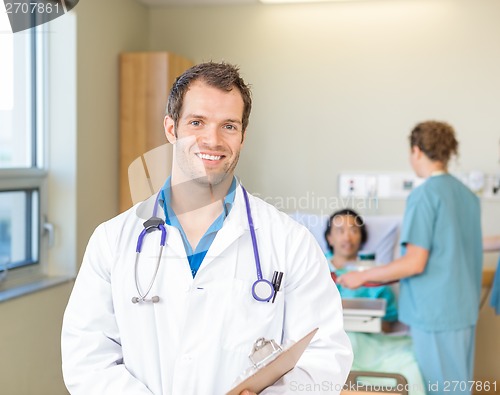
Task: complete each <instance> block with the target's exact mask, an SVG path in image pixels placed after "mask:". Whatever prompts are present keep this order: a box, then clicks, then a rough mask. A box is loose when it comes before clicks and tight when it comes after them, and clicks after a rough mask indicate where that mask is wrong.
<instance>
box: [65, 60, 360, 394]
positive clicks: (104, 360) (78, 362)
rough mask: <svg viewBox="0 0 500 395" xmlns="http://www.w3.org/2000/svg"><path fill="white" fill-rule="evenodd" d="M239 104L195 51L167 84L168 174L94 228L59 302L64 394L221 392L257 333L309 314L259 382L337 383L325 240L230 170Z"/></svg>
mask: <svg viewBox="0 0 500 395" xmlns="http://www.w3.org/2000/svg"><path fill="white" fill-rule="evenodd" d="M250 110H251V96H250V90H249V87H248V86H247V85H246V84H245V82H244V81H243V79H242V78H241V77H240V76H239V73H238V69H237V68H235V67H234V66H231V65H229V64H226V63H213V62H209V63H204V64H199V65H197V66H194V67H192V68H191V69H189V70H187V71H186V72H185V73H184V74H183V75H181V76H180V77H179V78H178V79H177V80H176V82H175V83H174V85H173V87H172V90H171V92H170V96H169V99H168V106H167V116H166V117H165V120H164V126H165V133H166V136H167V139H168V141H169V142H170V143H172V144H173V164H172V175H171V177H170V178H169V179H167V181H166V183H165V185H164V187H163V188H162V189H161V191H160V193H159V194H158V195H157V196H152V197H151V198H150V199H148V200H146V201H145V202H143V203H141V204H138V205H136V206H134V207H133V208H131V209H129V210H128V211H126V212H124V213H122V214H120V215H119V216H117V217H116V218H113V219H111V220H109V221H107V222H105V223H103V224H101V225H100V226H98V227H97V229H96V230H95V232H94V234H93V235H92V237H91V239H90V241H89V244H88V247H87V250H86V253H85V256H84V260H83V263H82V266H81V269H80V272H79V274H78V278H77V280H76V283H75V286H74V289H73V292H72V294H71V297H70V300H69V303H68V306H67V308H66V312H65V314H64V322H63V328H62V360H63V374H64V380H65V383H66V386H67V388H68V389H69V391H70V393H71V394H82V395H101V394H102V395H109V394H120V395H128V394H130V395H146V394H147V395H151V394H155V395H160V394H161V395H169V394H176V395H177V394H178V395H205V394H207V395H209V394H213V395H223V394H225V393H226V392H227V391H229V390H230V389H231V388H232V387H233V386H234V383H235V380H236V379H238V377H239V376H240V375H241V374H242V373H243V372H244V371H245V369H247V368H249V367H250V366H251V361H250V359H249V358H248V355H249V353H250V351H251V350H252V346H253V344H254V342H255V341H256V340H257V339H258V338H260V337H264V338H266V339H274V340H275V341H277V342H278V343H284V342H286V341H290V340H291V341H297V340H299V339H300V338H302V337H303V336H304V335H306V334H307V333H308V332H310V331H311V330H312V329H314V328H316V327H318V328H319V330H318V332H317V333H316V335H315V337H314V338H313V339H312V342H311V343H310V345H309V346H308V348H307V349H306V350H305V352H304V354H303V355H302V357H301V359H300V360H299V362H298V363H297V366H296V367H295V368H294V369H293V370H292V371H290V372H289V373H287V374H286V375H285V376H283V377H282V378H281V379H279V380H278V381H277V382H276V383H274V385H272V386H270V387H268V388H267V389H265V390H264V391H263V392H261V394H299V393H307V394H312V393H316V394H317V393H328V394H338V393H339V392H340V390H341V387H342V386H343V384H344V382H345V380H346V377H347V374H348V372H349V370H350V367H351V362H352V351H351V346H350V343H349V340H348V338H347V336H346V334H345V332H344V330H343V324H342V310H341V303H340V297H339V294H338V292H337V289H336V287H335V285H334V283H333V282H332V281H331V278H330V275H329V272H328V265H327V263H326V261H325V258H324V256H323V253H322V252H321V249H320V247H319V246H318V244H317V243H316V241H315V240H314V239H313V237H312V235H311V234H310V233H309V232H308V231H307V230H306V229H305V228H304V227H302V226H301V225H299V224H297V223H296V222H294V221H293V220H291V219H290V218H289V217H288V216H287V215H285V214H283V213H281V212H279V211H278V210H276V209H275V208H274V207H272V206H270V205H269V204H267V203H265V202H263V201H262V200H260V199H257V198H255V197H253V196H251V195H247V196H245V195H246V192H245V190H244V189H243V187H242V186H241V185H240V184H239V181H238V180H237V179H236V178H235V176H234V170H235V167H236V164H237V163H238V158H239V154H240V150H241V148H242V146H243V142H244V138H245V130H246V128H247V125H248V120H249V116H250ZM246 198H247V199H248V201H246ZM153 213H154V214H155V215H152V214H153ZM151 216H156V217H160V218H161V219H162V220H163V221H164V222H165V231H166V232H165V234H166V236H165V237H166V242H165V246H164V247H163V248H161V246H160V244H161V238H162V237H163V235H164V232H163V230H162V228H161V226H160V225H158V223H154V224H153V225H152V227H151V228H150V230H152V231H150V232H143V230H144V229H145V226H146V227H147V226H149V225H151V223H149V224H146V225H143V223H144V222H145V221H144V220H145V219H147V218H149V217H151ZM252 222H253V227H254V235H252V232H251V230H250V229H251V228H250V224H251V223H252ZM141 232H143V233H145V234H144V237H142V238H140V239H141V241H140V242H139V243H140V244H141V246H139V245H138V244H139V243H138V236H139V235H140V234H141ZM253 236H255V243H253V242H252V237H253ZM256 246H257V249H256ZM136 248H137V250H140V253H139V254H138V253H137V252H136ZM257 259H260V263H257V262H258V261H257ZM259 265H260V267H261V273H262V274H261V277H262V278H263V279H267V280H269V281H271V279H272V277H273V273H274V272H282V273H283V277H282V282H281V286H280V288H279V290H278V291H277V292H276V295H273V298H272V299H270V300H269V301H262V300H259V299H268V296H269V295H268V292H272V288H271V287H269V288H266V284H267V283H265V282H264V283H263V282H261V283H260V287H254V283H255V282H256V280H257V279H258V278H259V276H260V275H258V273H257V272H258V267H259ZM242 394H253V393H252V392H250V391H247V390H245V391H243V392H242Z"/></svg>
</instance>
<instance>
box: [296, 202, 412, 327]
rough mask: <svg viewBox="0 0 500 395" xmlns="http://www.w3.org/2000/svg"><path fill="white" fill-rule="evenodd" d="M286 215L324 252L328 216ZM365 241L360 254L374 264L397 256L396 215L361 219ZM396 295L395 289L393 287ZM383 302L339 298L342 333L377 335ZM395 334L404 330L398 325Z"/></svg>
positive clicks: (399, 219) (397, 219)
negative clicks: (300, 226)
mask: <svg viewBox="0 0 500 395" xmlns="http://www.w3.org/2000/svg"><path fill="white" fill-rule="evenodd" d="M290 216H291V217H292V218H293V219H295V220H296V221H297V222H299V223H301V224H303V225H304V226H305V227H306V228H308V229H309V231H310V232H311V233H312V234H313V235H314V237H315V239H316V240H317V241H318V243H319V245H320V247H321V249H322V250H323V252H325V253H326V252H327V251H328V246H327V244H326V241H325V237H324V233H325V229H326V223H327V221H328V218H329V216H328V215H315V214H308V213H303V212H294V213H292V214H290ZM363 219H364V221H365V225H366V229H367V233H368V239H367V241H366V243H365V244H364V246H363V249H362V250H361V251H360V253H364V254H372V253H373V254H375V260H376V262H377V263H380V264H384V263H388V262H391V261H392V260H393V258H394V257H395V256H397V254H398V252H399V250H398V239H399V228H400V226H401V217H397V216H363ZM394 291H395V293H396V294H397V293H398V292H397V286H396V287H394ZM385 303H386V302H385V300H382V299H366V298H355V299H343V300H342V305H343V313H344V328H345V330H346V331H354V332H364V333H379V332H381V331H382V317H383V316H384V315H385V308H386V305H385ZM392 328H393V330H394V331H397V332H398V333H401V332H404V331H405V330H406V329H407V328H405V326H404V325H402V324H401V323H397V324H396V325H394V326H393V327H392Z"/></svg>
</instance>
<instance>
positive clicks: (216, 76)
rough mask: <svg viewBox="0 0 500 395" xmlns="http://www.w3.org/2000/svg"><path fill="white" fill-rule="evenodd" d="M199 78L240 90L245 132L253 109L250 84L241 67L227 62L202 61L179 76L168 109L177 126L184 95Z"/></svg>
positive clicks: (209, 83) (216, 84)
mask: <svg viewBox="0 0 500 395" xmlns="http://www.w3.org/2000/svg"><path fill="white" fill-rule="evenodd" d="M198 80H201V81H203V82H205V83H206V84H208V85H210V86H212V87H215V88H218V89H220V90H223V91H226V92H229V91H231V90H232V89H233V88H236V89H238V90H239V92H240V93H241V98H242V99H243V116H242V130H243V133H245V130H246V128H247V126H248V122H249V118H250V111H251V110H252V97H251V92H250V86H249V85H247V84H246V83H245V81H243V78H241V77H240V74H239V69H238V68H237V67H236V66H233V65H231V64H229V63H225V62H221V63H215V62H207V63H200V64H197V65H195V66H193V67H191V68H190V69H188V70H186V71H185V72H184V73H183V74H182V75H180V76H179V77H177V79H176V80H175V82H174V84H173V85H172V89H171V90H170V94H169V96H168V103H167V111H166V113H167V115H168V116H169V117H171V118H172V119H173V120H174V125H175V127H176V128H177V126H178V123H179V118H180V116H181V111H182V105H183V103H184V96H185V94H186V92H187V90H188V89H189V86H190V85H191V83H192V82H194V81H198ZM242 138H243V136H242Z"/></svg>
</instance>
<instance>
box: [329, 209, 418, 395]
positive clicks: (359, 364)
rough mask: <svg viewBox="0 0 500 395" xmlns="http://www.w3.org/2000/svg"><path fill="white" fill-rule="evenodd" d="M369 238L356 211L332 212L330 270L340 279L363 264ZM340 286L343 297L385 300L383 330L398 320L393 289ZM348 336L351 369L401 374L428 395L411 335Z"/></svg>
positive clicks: (411, 391) (412, 389)
mask: <svg viewBox="0 0 500 395" xmlns="http://www.w3.org/2000/svg"><path fill="white" fill-rule="evenodd" d="M367 238H368V234H367V230H366V226H365V223H364V221H363V218H362V217H361V216H360V215H359V214H358V213H356V212H355V211H354V210H351V209H344V210H340V211H337V212H335V213H333V214H332V215H331V216H330V218H329V220H328V223H327V227H326V230H325V240H326V242H327V245H328V248H329V251H328V252H327V253H326V257H327V258H328V263H329V265H330V271H331V272H332V273H336V274H337V275H339V276H340V275H341V274H342V273H344V272H345V271H347V270H353V269H354V270H355V269H356V264H358V265H359V264H360V262H359V260H358V252H359V250H360V249H361V248H362V246H363V244H364V243H365V242H366V240H367ZM356 262H357V263H356ZM337 287H338V289H339V292H340V296H341V297H342V298H356V297H362V298H384V299H385V300H386V301H387V309H386V314H385V316H384V317H383V320H384V322H383V326H382V328H383V329H387V328H388V327H389V326H390V325H391V323H394V322H395V321H397V305H396V298H395V295H394V292H393V290H392V288H391V287H389V286H380V287H360V288H357V289H347V288H343V287H342V286H341V285H339V284H337ZM348 335H349V338H350V339H351V343H352V347H353V351H354V362H353V366H352V370H357V371H371V372H385V373H399V374H402V375H403V376H405V377H406V379H407V380H408V383H409V394H410V395H420V394H425V390H424V383H423V380H422V376H421V374H420V371H419V368H418V365H417V362H416V360H415V356H414V354H413V350H412V344H411V338H410V337H409V336H406V335H399V336H387V335H385V334H378V333H359V332H348Z"/></svg>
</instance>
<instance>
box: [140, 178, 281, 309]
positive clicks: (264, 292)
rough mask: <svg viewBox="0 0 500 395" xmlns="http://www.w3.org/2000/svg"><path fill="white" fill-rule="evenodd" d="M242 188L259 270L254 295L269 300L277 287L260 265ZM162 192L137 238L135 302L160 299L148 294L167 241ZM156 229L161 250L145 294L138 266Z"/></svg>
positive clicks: (261, 300) (253, 290)
mask: <svg viewBox="0 0 500 395" xmlns="http://www.w3.org/2000/svg"><path fill="white" fill-rule="evenodd" d="M241 189H242V191H243V196H244V198H245V207H246V211H247V218H248V226H249V227H250V236H251V237H252V246H253V254H254V257H255V268H256V270H257V280H256V281H255V282H254V283H253V285H252V296H253V297H254V299H255V300H257V301H258V302H268V301H270V300H271V298H272V297H273V296H274V293H275V289H274V286H273V284H272V283H271V282H270V281H269V280H266V279H265V278H262V269H261V267H260V258H259V249H258V247H257V237H256V236H255V229H254V225H253V219H252V213H251V211H250V202H249V201H248V194H247V191H246V189H245V188H243V186H241ZM160 193H161V191H160V192H159V193H158V195H157V196H156V202H155V206H154V209H153V215H152V216H151V218H150V219H148V220H147V221H146V222H144V224H143V225H144V229H143V230H142V232H141V233H140V235H139V237H138V239H137V247H136V249H135V252H136V256H135V264H134V273H135V287H136V289H137V293H138V294H139V296H134V297H133V298H132V303H134V304H136V303H139V302H152V303H158V302H159V301H160V297H159V296H153V297H151V298H148V294H149V292H150V291H151V288H152V287H153V284H154V282H155V279H156V276H157V274H158V269H159V268H160V261H161V255H162V252H163V247H165V241H166V239H167V229H166V228H165V221H164V220H163V219H161V218H159V217H158V216H157V213H158V200H159V197H160ZM155 230H160V231H161V239H160V252H159V254H158V260H157V261H156V268H155V271H154V274H153V277H152V278H151V282H150V283H149V286H148V288H147V290H146V292H145V293H144V294H143V293H142V292H141V290H140V286H139V280H138V275H137V270H138V266H139V265H138V263H139V256H140V254H141V249H142V242H143V241H144V237H145V236H146V234H148V233H151V232H154V231H155Z"/></svg>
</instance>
